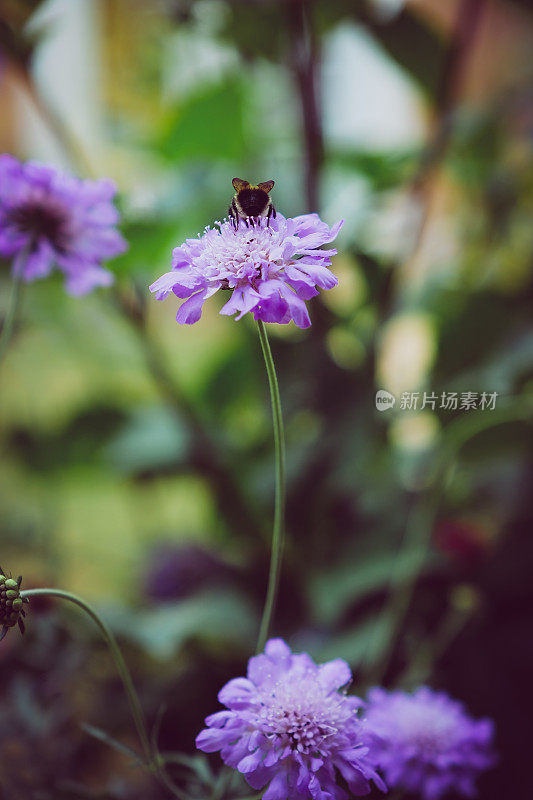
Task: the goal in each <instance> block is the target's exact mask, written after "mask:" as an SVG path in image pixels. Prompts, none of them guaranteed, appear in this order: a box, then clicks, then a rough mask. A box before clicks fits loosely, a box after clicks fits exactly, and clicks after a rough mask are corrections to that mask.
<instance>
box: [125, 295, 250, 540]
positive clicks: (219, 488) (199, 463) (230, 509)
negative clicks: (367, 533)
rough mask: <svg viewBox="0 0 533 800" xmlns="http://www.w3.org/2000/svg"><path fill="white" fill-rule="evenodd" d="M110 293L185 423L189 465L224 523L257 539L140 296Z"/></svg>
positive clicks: (222, 459) (236, 487) (235, 487)
mask: <svg viewBox="0 0 533 800" xmlns="http://www.w3.org/2000/svg"><path fill="white" fill-rule="evenodd" d="M114 297H115V300H116V302H117V305H118V308H119V309H120V311H121V312H122V313H123V314H124V316H125V317H126V318H127V319H128V320H129V322H130V323H131V325H132V328H133V330H134V331H135V333H136V335H137V338H138V341H139V344H140V346H141V348H142V350H143V353H144V357H145V361H146V365H147V367H148V370H149V372H150V374H151V376H152V378H153V380H154V383H155V384H156V386H157V388H158V390H159V393H160V394H161V396H162V397H163V399H164V400H166V402H167V403H168V404H169V406H170V407H171V408H173V409H175V411H176V413H177V415H178V416H179V418H180V420H185V422H186V424H187V429H188V432H189V434H190V436H191V441H192V454H193V466H194V467H195V468H196V469H197V470H198V472H199V473H200V474H201V475H203V476H204V477H205V479H206V480H207V481H208V482H209V484H210V486H211V489H212V491H213V494H214V497H215V500H216V502H217V505H218V507H219V509H220V512H221V515H222V516H223V517H224V519H225V520H226V522H227V524H228V527H229V528H230V529H233V530H236V531H240V532H241V534H244V535H245V536H246V537H247V538H248V537H250V538H252V539H255V540H256V541H258V540H260V539H261V537H262V535H263V530H262V528H261V527H260V526H259V524H258V522H257V519H256V517H255V515H254V514H253V512H252V510H251V508H250V506H249V503H248V501H247V499H246V498H245V496H244V495H243V493H242V491H241V489H240V487H239V485H238V483H237V481H236V480H235V479H234V477H233V474H232V471H231V469H230V467H229V465H228V463H227V460H226V458H225V457H224V456H223V454H222V453H221V452H220V448H219V446H218V445H217V443H216V442H215V441H214V439H213V438H212V437H211V436H210V435H209V433H208V431H207V430H206V428H205V427H204V424H203V422H202V420H201V419H200V417H199V415H198V412H197V411H196V409H195V407H194V405H193V404H192V403H191V401H190V400H189V399H188V397H187V396H186V395H185V394H184V392H182V391H181V389H180V387H179V386H178V385H177V384H176V382H175V381H174V380H173V379H172V377H171V376H170V375H169V373H168V370H167V368H166V366H165V362H164V359H163V357H162V355H161V352H160V351H159V349H158V347H157V346H156V344H155V343H154V341H153V339H152V338H151V336H150V334H149V332H148V331H147V326H146V313H145V309H144V299H141V298H137V297H136V296H135V294H131V295H129V294H128V295H127V294H126V293H125V292H124V291H121V290H120V289H118V288H117V289H116V290H115V292H114Z"/></svg>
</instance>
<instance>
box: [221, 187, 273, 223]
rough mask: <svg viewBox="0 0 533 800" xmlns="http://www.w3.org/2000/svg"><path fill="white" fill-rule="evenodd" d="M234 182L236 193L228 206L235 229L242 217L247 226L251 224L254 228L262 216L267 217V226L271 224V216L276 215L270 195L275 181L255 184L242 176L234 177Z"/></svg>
mask: <svg viewBox="0 0 533 800" xmlns="http://www.w3.org/2000/svg"><path fill="white" fill-rule="evenodd" d="M232 183H233V188H234V189H235V194H234V195H233V198H232V201H231V205H230V207H229V208H228V214H229V216H230V217H231V219H232V220H233V224H234V225H235V230H237V228H238V227H239V221H240V220H241V219H242V220H244V222H245V223H246V225H247V226H248V225H251V226H252V228H253V227H254V226H255V224H256V222H257V223H258V222H259V220H260V218H261V217H266V220H267V226H268V225H270V217H274V218H275V217H276V209H275V208H274V205H273V203H272V200H271V199H270V197H269V192H270V191H271V189H272V187H273V186H274V181H263V182H262V183H258V184H257V185H256V186H254V185H252V184H251V183H248V181H243V180H242V178H233V180H232Z"/></svg>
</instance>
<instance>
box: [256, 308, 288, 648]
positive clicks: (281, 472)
mask: <svg viewBox="0 0 533 800" xmlns="http://www.w3.org/2000/svg"><path fill="white" fill-rule="evenodd" d="M257 327H258V329H259V341H260V342H261V349H262V350H263V356H264V359H265V366H266V371H267V375H268V386H269V389H270V399H271V402H272V420H273V423H274V446H275V451H276V500H275V508H274V527H273V530H272V554H271V557H270V571H269V576H268V589H267V594H266V599H265V607H264V609H263V617H262V619H261V627H260V629H259V638H258V640H257V652H258V653H259V652H261V650H263V648H264V646H265V642H266V640H267V638H268V632H269V629H270V625H271V622H272V616H273V613H274V607H275V604H276V595H277V591H278V584H279V576H280V569H281V558H282V554H283V524H284V514H285V434H284V431H283V417H282V414H281V401H280V396H279V387H278V379H277V376H276V368H275V366H274V359H273V358H272V351H271V350H270V344H269V341H268V336H267V332H266V328H265V323H264V322H263V321H262V320H258V322H257Z"/></svg>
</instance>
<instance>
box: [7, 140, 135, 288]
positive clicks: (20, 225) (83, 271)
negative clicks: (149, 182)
mask: <svg viewBox="0 0 533 800" xmlns="http://www.w3.org/2000/svg"><path fill="white" fill-rule="evenodd" d="M115 192H116V189H115V185H114V184H113V182H112V181H109V180H99V181H88V180H79V179H78V178H74V177H72V176H70V175H67V174H65V173H62V172H60V171H58V170H57V169H55V168H54V167H51V166H48V165H46V164H39V163H37V162H33V161H29V162H27V163H25V164H22V163H20V162H19V161H17V159H16V158H14V157H13V156H11V155H8V154H7V153H5V154H3V155H0V255H2V256H4V257H6V258H13V272H14V274H15V275H18V276H19V277H20V278H21V279H22V280H24V281H34V280H37V279H38V278H44V277H46V276H47V275H49V274H50V272H51V271H52V269H53V267H54V266H56V267H58V268H59V269H60V270H61V272H63V274H64V275H65V284H66V290H67V292H68V293H69V294H72V295H83V294H86V293H87V292H90V291H91V289H94V288H95V287H96V286H109V285H110V284H111V283H112V282H113V275H112V273H111V272H109V271H108V270H106V269H104V268H103V267H102V266H101V262H102V261H103V260H105V259H108V258H113V257H114V256H117V255H119V254H120V253H123V252H124V251H125V250H126V249H127V244H126V242H125V240H124V239H123V238H122V236H121V235H120V233H119V232H118V231H117V230H116V229H115V225H116V224H117V222H118V220H119V214H118V211H117V209H116V208H115V206H114V205H113V202H112V201H113V198H114V196H115Z"/></svg>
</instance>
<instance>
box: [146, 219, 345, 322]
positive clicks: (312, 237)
mask: <svg viewBox="0 0 533 800" xmlns="http://www.w3.org/2000/svg"><path fill="white" fill-rule="evenodd" d="M217 225H218V227H215V228H206V230H205V232H204V234H203V235H202V236H199V237H198V238H197V239H187V241H186V242H185V244H182V245H181V246H180V247H176V248H175V249H174V251H173V254H172V255H173V257H172V271H171V272H166V273H165V274H164V275H162V276H161V277H160V278H158V279H157V280H156V281H155V282H154V283H153V284H152V285H151V286H150V291H151V292H154V293H155V295H156V297H157V299H158V300H164V299H165V297H167V296H168V295H169V294H170V292H174V294H175V295H176V297H179V298H180V299H182V300H185V302H184V303H183V304H182V305H181V307H180V309H179V311H178V314H177V316H176V320H177V322H179V323H180V324H184V323H185V324H188V325H191V324H192V323H194V322H197V321H198V320H199V319H200V317H201V315H202V306H203V304H204V301H205V300H207V298H208V297H211V295H213V294H215V292H217V291H218V290H219V289H229V290H230V291H231V292H232V294H231V297H230V299H229V300H228V302H227V303H226V304H225V306H224V307H223V308H222V310H221V311H220V313H221V314H237V315H238V316H237V319H241V317H242V316H243V315H244V314H246V313H247V312H248V311H250V312H252V313H253V315H254V317H255V319H261V320H263V321H264V322H279V323H283V324H284V323H287V322H290V320H291V319H292V320H294V322H295V323H296V325H298V327H299V328H308V327H309V325H310V324H311V321H310V319H309V314H308V313H307V307H306V305H305V301H306V300H309V299H310V298H311V297H315V296H316V295H317V294H318V290H317V286H318V287H320V288H321V289H331V288H333V286H336V285H337V278H336V277H335V276H334V275H333V273H332V272H331V271H330V270H329V267H330V266H331V256H332V255H335V254H336V252H337V251H336V250H334V249H333V250H331V249H330V250H320V249H318V248H320V247H321V246H322V245H324V244H328V243H329V242H332V241H333V240H334V239H335V237H336V236H337V234H338V232H339V230H340V228H341V225H342V221H341V222H337V224H336V225H334V226H333V227H332V228H330V227H329V225H326V223H325V222H322V220H321V219H320V217H319V216H318V214H304V215H302V216H300V217H294V218H292V219H285V217H283V216H282V215H281V214H278V215H277V217H276V219H275V220H270V225H267V224H266V222H265V221H264V220H262V219H261V220H258V221H256V222H255V224H254V225H249V226H247V225H246V224H245V222H244V221H241V222H239V225H238V227H237V229H235V227H234V225H233V223H232V222H227V221H225V222H222V223H217Z"/></svg>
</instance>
